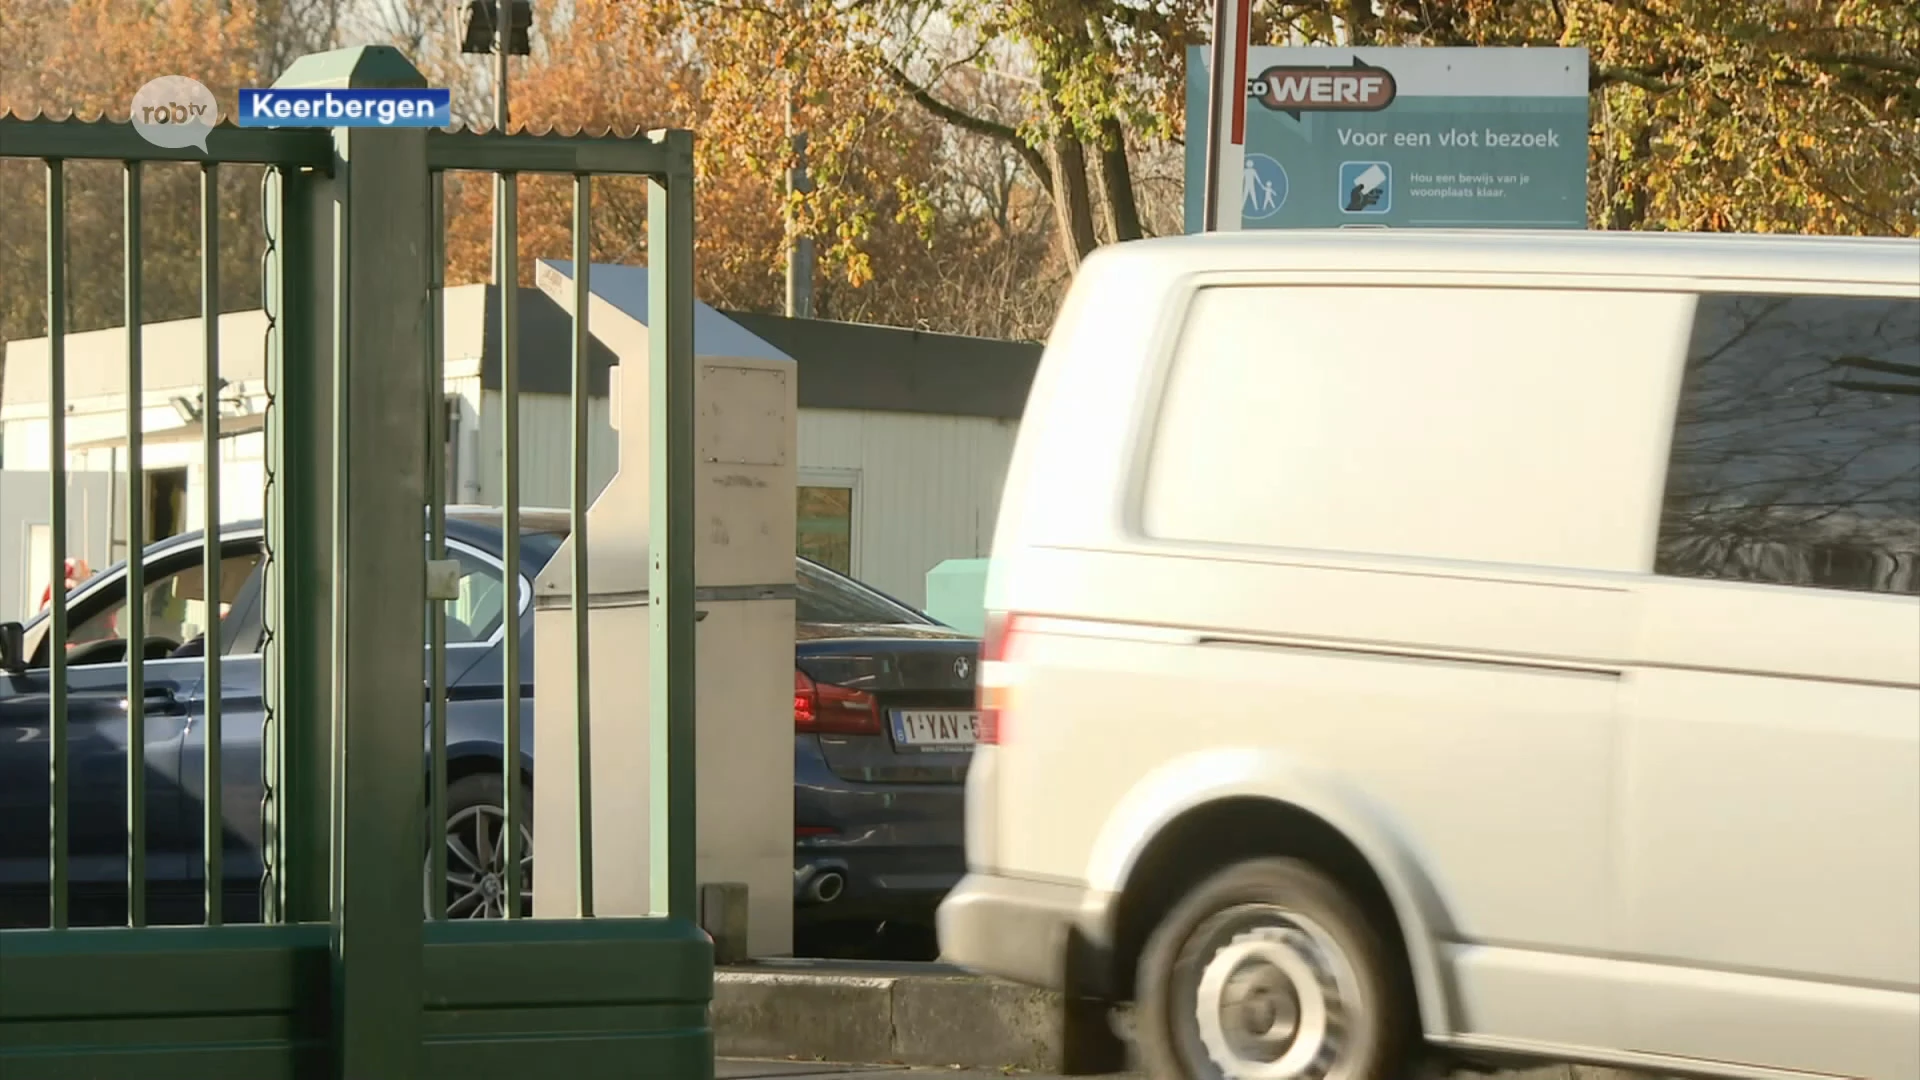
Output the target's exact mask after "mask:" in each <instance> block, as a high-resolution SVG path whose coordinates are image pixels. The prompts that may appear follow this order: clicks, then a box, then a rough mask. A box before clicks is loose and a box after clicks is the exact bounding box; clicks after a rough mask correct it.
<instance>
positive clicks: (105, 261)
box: [0, 0, 262, 360]
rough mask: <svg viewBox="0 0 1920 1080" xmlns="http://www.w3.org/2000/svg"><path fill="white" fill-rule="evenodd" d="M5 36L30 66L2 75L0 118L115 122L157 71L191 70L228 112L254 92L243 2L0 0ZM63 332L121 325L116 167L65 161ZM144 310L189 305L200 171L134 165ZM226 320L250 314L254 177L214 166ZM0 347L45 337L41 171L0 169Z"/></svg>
mask: <svg viewBox="0 0 1920 1080" xmlns="http://www.w3.org/2000/svg"><path fill="white" fill-rule="evenodd" d="M4 6H5V10H6V15H7V21H6V25H5V27H4V36H3V39H4V40H5V41H6V42H7V46H6V47H7V49H8V51H9V53H10V54H12V55H17V56H31V57H33V58H34V60H35V62H34V63H33V64H31V65H25V64H15V65H8V66H7V67H5V68H0V115H6V114H9V113H11V114H13V115H16V116H37V115H45V116H49V117H56V118H58V117H70V118H71V119H73V120H75V121H88V120H98V119H112V120H124V119H126V117H127V110H128V107H129V103H130V102H131V100H132V98H133V94H134V92H135V91H136V90H138V89H139V88H140V86H141V85H142V84H144V83H145V82H147V81H148V80H149V79H152V78H154V77H156V76H159V75H163V74H191V75H192V76H193V77H195V78H197V79H199V80H200V81H201V82H203V83H205V84H206V85H207V86H208V88H209V89H211V90H212V91H213V92H214V95H215V97H216V98H217V99H218V100H219V101H220V102H221V107H222V109H223V111H230V110H231V109H232V108H233V107H234V102H235V99H236V93H235V91H236V90H237V89H238V88H239V87H242V86H249V85H256V79H257V77H258V76H257V72H258V69H257V68H256V66H255V64H256V62H257V59H258V57H259V56H260V55H261V37H260V24H259V23H258V22H257V21H256V20H255V18H254V15H255V9H254V8H253V6H252V5H249V4H241V3H226V2H221V0H145V2H144V3H136V4H128V3H126V2H124V0H5V5H4ZM64 168H65V174H66V187H67V199H66V240H67V243H66V250H65V256H66V264H67V282H66V286H67V290H66V295H67V298H68V311H67V312H66V324H67V326H68V328H69V329H71V330H88V329H95V328H99V327H104V326H113V325H118V324H120V323H121V321H122V316H123V311H124V308H123V300H122V289H121V286H122V258H121V252H122V249H123V243H124V240H123V235H122V229H123V214H122V209H121V207H122V202H121V199H122V190H123V185H124V179H123V171H122V168H121V166H120V165H119V164H118V163H115V162H90V161H76V162H69V163H67V164H66V165H65V167H64ZM143 171H144V174H145V176H144V181H143V184H142V189H141V190H142V194H143V199H144V214H143V216H142V219H141V228H142V232H141V236H142V241H143V245H144V256H145V257H144V260H143V273H142V285H143V294H142V295H143V302H144V306H145V315H146V318H147V319H148V321H157V320H162V319H175V318H185V317H189V316H192V315H195V314H198V312H199V310H200V269H199V267H200V247H199V236H200V170H199V169H198V168H197V167H195V166H192V165H174V164H153V165H148V166H146V167H145V168H144V170H143ZM216 176H217V190H218V194H219V205H220V221H219V230H220V250H219V268H220V281H221V291H220V296H219V297H218V303H219V307H220V309H221V310H223V311H232V310H237V309H240V308H247V307H257V306H258V305H259V302H260V284H261V267H260V252H261V248H262V238H261V228H260V220H261V218H260V198H261V196H260V185H261V170H259V169H258V168H248V167H238V166H226V167H222V168H220V169H219V170H218V172H217V174H216ZM0 206H4V207H5V208H6V214H5V215H4V217H0V342H4V341H7V340H14V339H19V338H27V337H37V336H40V335H43V334H45V333H46V327H47V321H46V310H45V309H46V303H45V300H46V287H45V282H46V224H45V223H46V167H45V166H44V165H42V164H41V163H39V162H33V161H20V160H4V161H0ZM3 359H4V358H3V357H0V360H3Z"/></svg>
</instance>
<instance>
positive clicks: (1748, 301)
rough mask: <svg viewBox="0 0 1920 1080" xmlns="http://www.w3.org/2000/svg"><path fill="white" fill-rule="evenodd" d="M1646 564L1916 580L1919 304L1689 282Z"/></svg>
mask: <svg viewBox="0 0 1920 1080" xmlns="http://www.w3.org/2000/svg"><path fill="white" fill-rule="evenodd" d="M1654 569H1655V571H1656V572H1657V573H1661V574H1669V575H1673V576H1676V577H1693V578H1718V579H1723V580H1731V581H1755V582H1765V583H1769V584H1774V585H1799V586H1808V587H1814V588H1829V589H1853V590H1859V591H1864V592H1887V593H1908V594H1914V593H1920V305H1916V304H1915V303H1914V302H1913V299H1912V297H1902V298H1893V297H1888V298H1877V297H1862V296H1718V295H1714V296H1703V297H1701V298H1700V306H1699V310H1698V314H1697V315H1696V317H1695V322H1694V330H1693V341H1692V345H1691V347H1690V348H1689V350H1688V355H1687V371H1686V379H1685V382H1684V383H1683V384H1682V387H1681V392H1680V404H1679V411H1678V417H1677V419H1676V423H1675V427H1674V434H1673V457H1672V462H1671V464H1670V466H1669V468H1668V471H1667V490H1666V500H1665V503H1664V506H1663V507H1662V513H1661V523H1660V537H1659V547H1658V549H1657V556H1656V559H1655V564H1654Z"/></svg>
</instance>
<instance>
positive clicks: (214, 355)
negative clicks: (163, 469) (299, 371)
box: [200, 164, 227, 926]
mask: <svg viewBox="0 0 1920 1080" xmlns="http://www.w3.org/2000/svg"><path fill="white" fill-rule="evenodd" d="M200 330H201V334H202V335H203V336H202V339H201V356H202V360H203V361H204V364H205V369H204V373H203V376H202V378H203V381H204V382H205V384H206V390H205V391H204V396H203V398H202V400H201V403H200V427H201V431H200V434H201V438H202V440H203V441H202V443H201V445H200V449H201V455H202V456H201V473H202V478H201V491H200V494H201V506H202V507H203V510H202V518H203V519H204V522H205V526H204V532H203V533H202V537H201V561H202V569H201V572H200V579H201V580H200V595H201V598H202V606H203V608H204V611H205V614H204V615H203V616H202V618H203V620H204V621H205V623H206V625H205V626H203V627H202V628H201V638H200V640H201V653H202V655H203V659H204V663H205V665H206V673H207V674H206V689H205V692H203V693H202V694H201V700H202V701H204V702H205V703H206V704H205V709H206V717H205V721H206V725H205V730H204V731H203V733H202V735H203V740H204V742H205V745H206V752H205V755H204V764H205V768H204V770H203V779H202V785H201V787H202V791H201V796H200V798H201V803H202V806H201V809H202V810H203V811H204V812H205V817H204V818H203V821H202V824H203V828H202V835H203V837H204V840H203V843H204V845H205V850H204V851H203V852H202V853H201V855H202V866H203V868H204V871H205V873H206V890H207V895H206V916H207V925H208V926H219V925H220V923H221V918H222V913H221V899H222V890H223V889H224V887H225V884H226V882H225V878H224V876H223V868H222V865H221V856H222V855H223V854H225V851H224V847H225V842H226V834H227V831H226V824H225V819H224V817H223V816H222V814H221V808H220V795H221V791H220V783H221V771H220V757H221V751H222V750H223V749H224V746H223V741H222V734H223V733H222V730H221V723H220V721H221V716H220V689H221V688H220V646H221V639H222V637H223V635H222V634H221V632H220V631H221V627H220V598H221V596H222V590H221V587H220V167H219V166H218V165H215V164H207V165H202V166H201V167H200Z"/></svg>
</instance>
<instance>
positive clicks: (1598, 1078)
mask: <svg viewBox="0 0 1920 1080" xmlns="http://www.w3.org/2000/svg"><path fill="white" fill-rule="evenodd" d="M714 1076H715V1078H716V1080H785V1078H788V1077H792V1078H795V1080H933V1078H934V1077H945V1078H948V1080H1007V1078H1009V1077H1018V1078H1021V1080H1064V1078H1062V1077H1056V1076H1052V1075H1049V1074H1046V1073H1030V1072H1022V1071H1020V1070H1018V1069H1007V1070H1001V1069H988V1070H980V1069H938V1068H908V1067H907V1066H905V1065H843V1064H837V1063H834V1062H820V1061H755V1060H748V1059H742V1058H722V1059H720V1061H719V1062H718V1063H717V1064H716V1066H715V1069H714ZM1626 1076H1627V1074H1625V1073H1617V1072H1613V1071H1610V1070H1607V1069H1587V1068H1579V1067H1575V1066H1571V1065H1560V1066H1554V1067H1551V1068H1545V1069H1528V1070H1527V1071H1525V1072H1508V1073H1499V1074H1497V1075H1495V1076H1493V1077H1477V1078H1476V1080H1625V1078H1626ZM1129 1078H1132V1080H1145V1078H1144V1077H1132V1074H1128V1076H1127V1077H1118V1078H1117V1080H1129Z"/></svg>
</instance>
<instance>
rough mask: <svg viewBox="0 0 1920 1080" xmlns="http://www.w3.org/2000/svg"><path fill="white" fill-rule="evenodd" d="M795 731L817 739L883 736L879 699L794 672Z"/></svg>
mask: <svg viewBox="0 0 1920 1080" xmlns="http://www.w3.org/2000/svg"><path fill="white" fill-rule="evenodd" d="M793 729H794V730H795V731H804V732H810V733H813V734H816V735H878V734H880V730H881V729H880V699H879V698H876V697H874V696H873V695H872V694H869V693H867V692H866V691H865V690H853V689H849V688H848V687H845V686H834V685H833V684H832V683H819V682H815V681H813V680H812V679H810V678H808V677H807V673H806V672H804V671H801V670H800V669H799V668H795V669H794V671H793Z"/></svg>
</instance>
